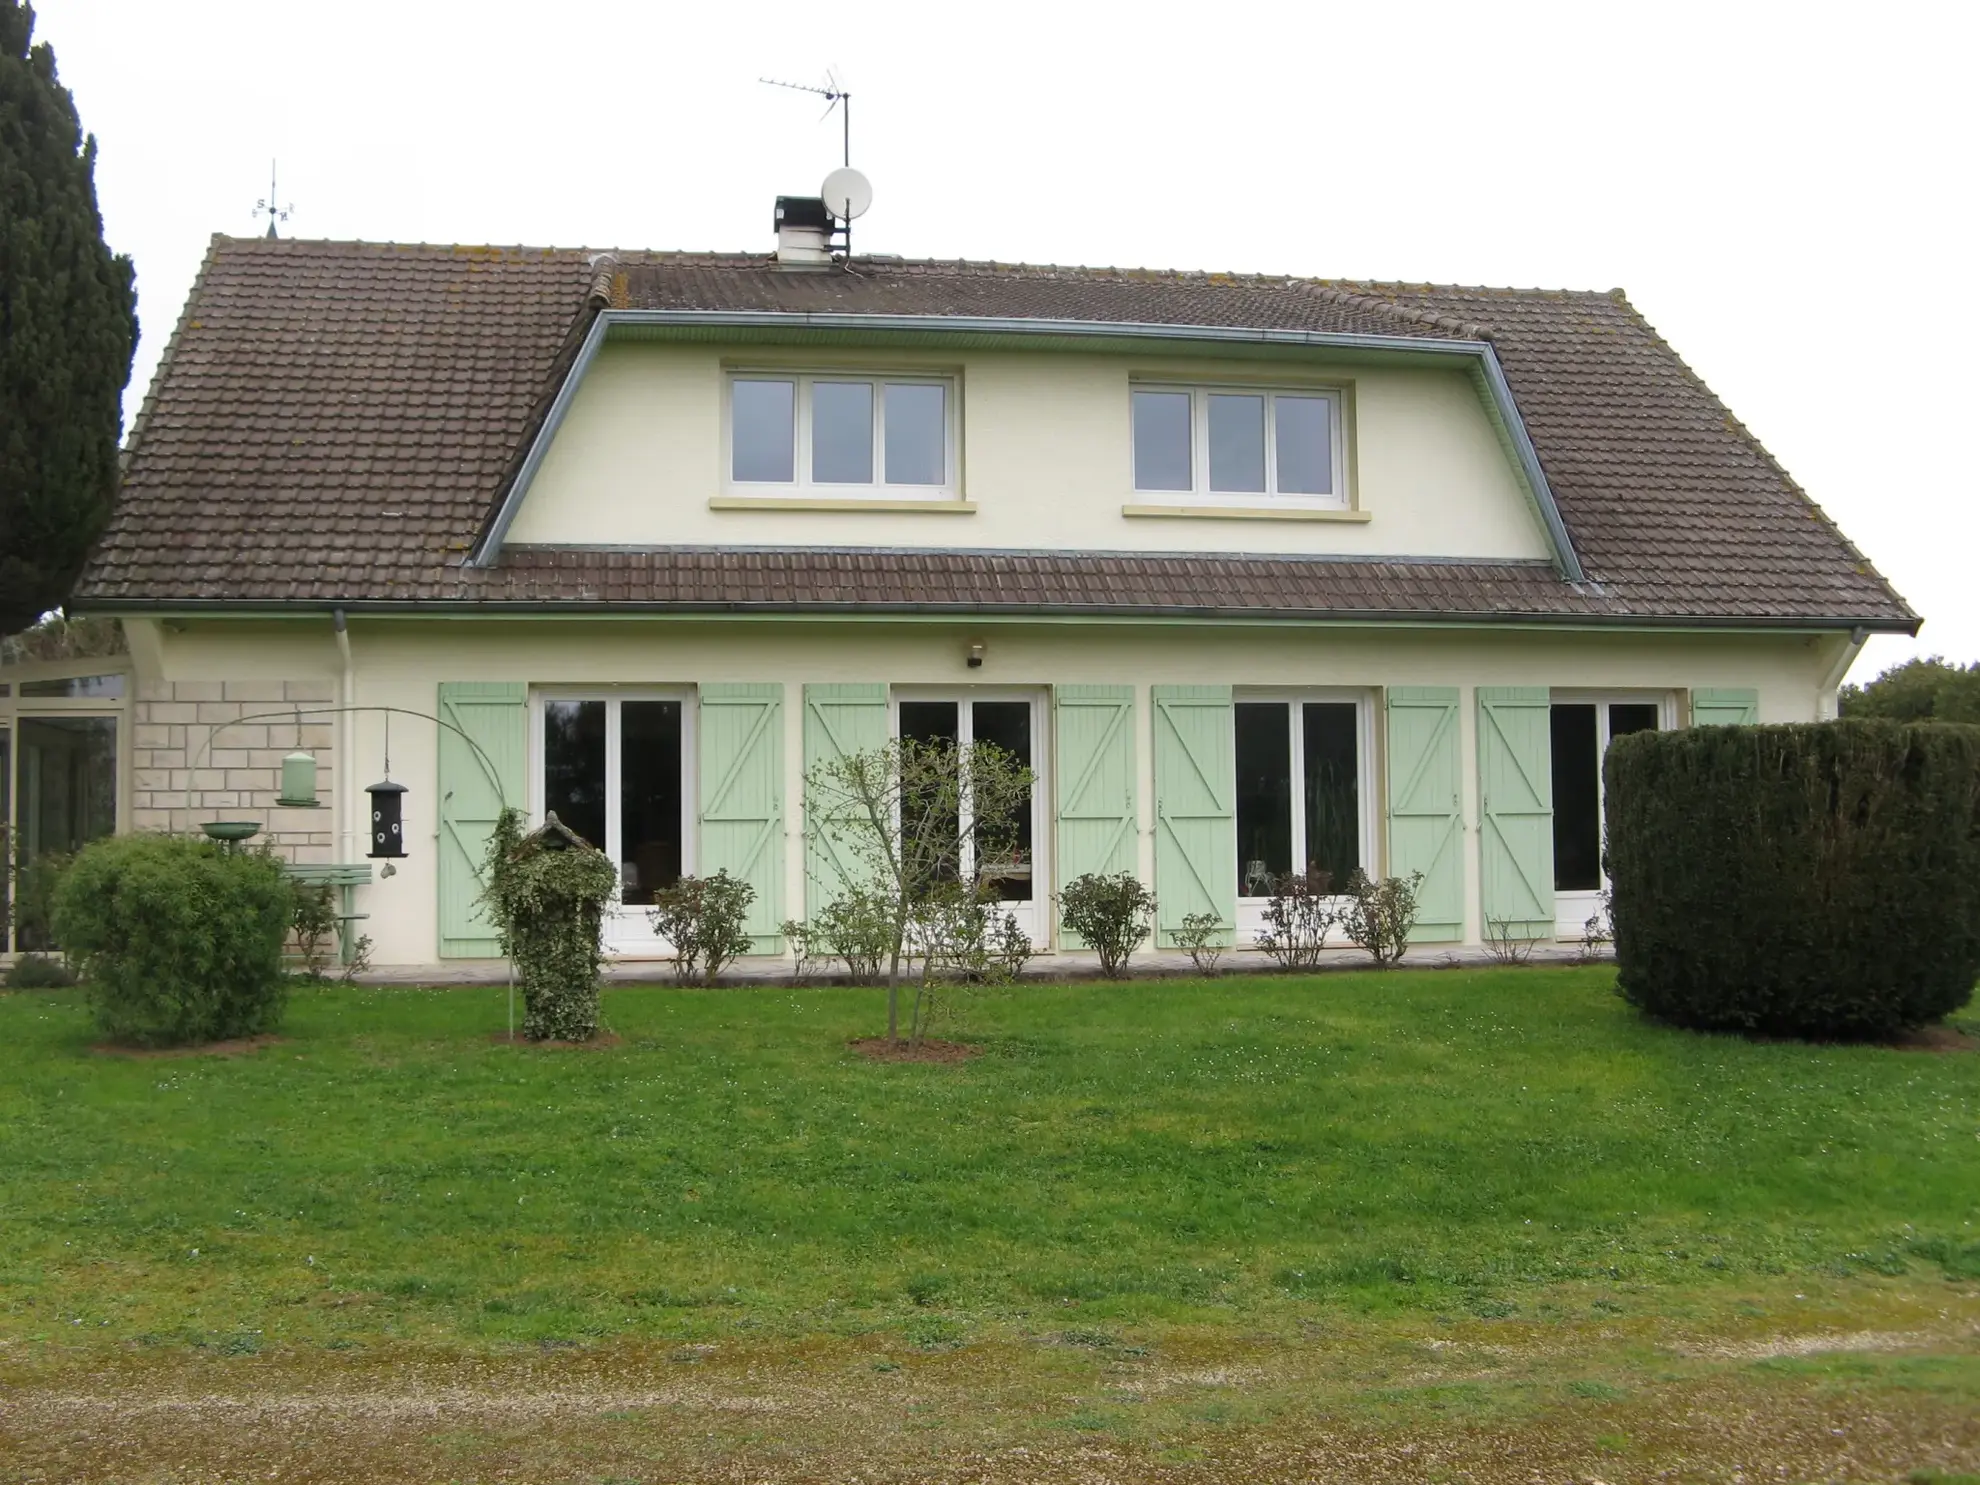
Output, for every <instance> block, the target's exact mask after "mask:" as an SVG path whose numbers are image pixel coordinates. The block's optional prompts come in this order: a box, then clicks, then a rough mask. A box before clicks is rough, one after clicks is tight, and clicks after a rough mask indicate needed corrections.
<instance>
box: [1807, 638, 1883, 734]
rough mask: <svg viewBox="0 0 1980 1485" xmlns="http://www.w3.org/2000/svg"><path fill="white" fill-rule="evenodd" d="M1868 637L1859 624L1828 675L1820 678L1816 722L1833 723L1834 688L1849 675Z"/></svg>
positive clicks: (1834, 716) (1834, 713) (1816, 699)
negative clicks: (1820, 684) (1820, 685)
mask: <svg viewBox="0 0 1980 1485" xmlns="http://www.w3.org/2000/svg"><path fill="white" fill-rule="evenodd" d="M1869 637H1870V631H1869V630H1868V629H1866V628H1864V627H1863V626H1862V625H1861V624H1859V625H1857V626H1856V627H1855V628H1854V629H1852V630H1850V631H1849V643H1848V644H1846V645H1844V646H1843V648H1842V653H1841V654H1840V655H1838V656H1837V657H1836V663H1835V664H1834V665H1832V666H1830V667H1829V673H1828V674H1827V675H1825V676H1823V677H1822V689H1821V690H1819V691H1817V692H1816V693H1815V716H1816V719H1817V720H1818V721H1823V722H1833V721H1835V719H1836V709H1837V697H1836V688H1837V687H1838V686H1840V685H1841V684H1842V679H1843V677H1844V676H1846V675H1848V674H1849V668H1850V666H1852V665H1854V664H1855V663H1856V657H1857V656H1858V655H1860V654H1862V653H1863V642H1864V641H1865V640H1866V639H1868V638H1869Z"/></svg>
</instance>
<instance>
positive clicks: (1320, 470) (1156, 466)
mask: <svg viewBox="0 0 1980 1485" xmlns="http://www.w3.org/2000/svg"><path fill="white" fill-rule="evenodd" d="M1133 396H1134V487H1135V489H1136V490H1138V491H1143V492H1147V493H1154V494H1178V495H1191V496H1212V497H1216V498H1218V499H1230V498H1239V499H1242V498H1246V497H1249V498H1253V499H1256V498H1258V497H1260V496H1267V497H1272V498H1281V499H1292V500H1301V501H1307V502H1311V503H1313V504H1316V505H1344V504H1345V503H1346V495H1345V491H1346V479H1345V477H1344V471H1343V469H1342V466H1341V399H1340V396H1339V394H1337V393H1334V392H1328V391H1317V390H1308V391H1296V392H1295V391H1264V390H1254V389H1251V388H1239V387H1231V388H1224V387H1158V386H1137V387H1136V388H1135V389H1134V394H1133Z"/></svg>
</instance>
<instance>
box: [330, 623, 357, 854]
mask: <svg viewBox="0 0 1980 1485" xmlns="http://www.w3.org/2000/svg"><path fill="white" fill-rule="evenodd" d="M330 621H331V623H332V624H333V625H334V626H335V628H336V633H337V659H338V661H339V662H340V669H339V671H338V675H337V704H338V705H339V706H340V707H343V708H344V710H343V711H342V712H341V713H340V714H339V715H338V717H337V771H336V778H337V789H336V799H337V859H338V860H339V861H343V862H350V861H355V860H357V846H356V842H357V835H356V828H355V826H354V825H353V824H352V821H353V820H354V819H355V817H356V809H357V714H356V713H355V712H353V711H352V710H350V708H352V707H354V706H356V705H357V669H356V667H355V666H354V665H353V664H352V663H351V631H350V628H349V626H348V625H346V624H345V622H344V611H343V610H342V609H341V608H340V609H335V610H332V612H331V616H330Z"/></svg>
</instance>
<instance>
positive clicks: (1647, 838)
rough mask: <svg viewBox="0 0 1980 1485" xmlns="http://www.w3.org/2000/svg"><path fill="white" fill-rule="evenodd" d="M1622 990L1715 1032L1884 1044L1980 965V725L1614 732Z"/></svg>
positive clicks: (1960, 992)
mask: <svg viewBox="0 0 1980 1485" xmlns="http://www.w3.org/2000/svg"><path fill="white" fill-rule="evenodd" d="M1603 777H1604V781H1605V786H1606V787H1605V794H1606V798H1607V827H1608V844H1607V850H1608V861H1609V878H1610V883H1611V897H1612V903H1611V912H1612V921H1613V927H1614V933H1615V947H1616V961H1617V966H1618V972H1617V985H1618V989H1619V990H1620V991H1621V993H1622V995H1623V997H1624V998H1625V999H1627V1000H1628V1001H1629V1002H1630V1003H1631V1004H1632V1005H1635V1006H1637V1007H1638V1008H1640V1009H1641V1010H1643V1011H1645V1012H1647V1013H1648V1014H1650V1015H1653V1016H1655V1017H1657V1018H1658V1019H1660V1020H1664V1021H1669V1022H1671V1023H1673V1024H1676V1025H1681V1026H1690V1027H1696V1028H1700V1029H1707V1030H1740V1031H1756V1032H1764V1033H1767V1034H1771V1035H1784V1036H1804V1037H1820V1038H1847V1039H1861V1038H1877V1037H1886V1036H1890V1035H1892V1034H1894V1033H1896V1032H1899V1031H1901V1030H1904V1029H1906V1028H1908V1027H1913V1026H1919V1025H1922V1024H1924V1023H1925V1022H1928V1021H1933V1020H1937V1019H1939V1018H1941V1017H1943V1016H1945V1015H1947V1014H1948V1013H1949V1012H1951V1011H1954V1010H1957V1009H1958V1008H1959V1007H1960V1006H1962V1005H1964V1004H1965V1003H1966V1002H1967V1001H1968V1000H1969V999H1970V998H1971V996H1972V994H1973V986H1974V980H1975V977H1976V975H1980V727H1968V726H1953V725H1948V724H1930V723H1928V724H1914V725H1905V724H1900V723H1895V722H1883V721H1842V722H1829V723H1819V724H1802V725H1795V726H1765V727H1696V728H1692V729H1690V730H1688V731H1683V732H1660V733H1642V734H1638V735H1635V736H1631V737H1625V738H1621V739H1618V740H1617V742H1616V743H1615V745H1614V746H1613V747H1611V748H1610V750H1609V754H1608V757H1607V759H1606V760H1605V762H1604V765H1603Z"/></svg>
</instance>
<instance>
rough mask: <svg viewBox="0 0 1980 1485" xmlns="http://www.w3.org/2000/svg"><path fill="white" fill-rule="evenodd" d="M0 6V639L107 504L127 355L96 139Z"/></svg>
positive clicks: (83, 542) (21, 20)
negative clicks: (99, 198)
mask: <svg viewBox="0 0 1980 1485" xmlns="http://www.w3.org/2000/svg"><path fill="white" fill-rule="evenodd" d="M33 36H34V8H33V7H32V6H31V5H26V4H23V3H21V0H0V634H4V633H9V632H12V631H13V630H17V629H22V628H25V627H26V626H27V625H29V624H32V623H33V622H34V621H35V619H37V618H38V617H40V616H41V615H42V614H43V613H45V612H46V611H47V610H49V609H51V608H55V607H57V606H59V605H60V604H61V603H62V602H63V601H64V600H66V599H67V598H68V596H69V589H70V588H71V587H72V586H73V585H74V583H75V580H76V578H77V576H78V575H79V574H80V573H81V571H82V566H83V561H84V559H85V558H86V557H87V556H88V555H89V548H90V544H91V543H92V542H94V541H95V540H96V538H97V537H98V536H99V535H101V534H102V531H103V527H104V524H105V523H106V522H107V521H108V520H109V519H110V512H111V509H112V507H113V506H114V505H115V504H116V499H117V438H118V433H119V430H120V427H121V414H120V410H119V402H120V399H121V398H122V396H123V391H124V385H125V383H127V382H128V381H129V380H130V379H131V355H132V352H133V351H134V350H135V349H136V347H137V291H136V288H135V277H136V276H135V274H134V272H133V270H132V267H131V260H130V259H129V258H128V257H124V256H118V255H113V254H112V253H111V251H110V249H109V248H108V247H107V246H106V245H105V244H104V241H103V218H102V216H101V215H100V214H99V213H98V212H97V209H96V138H95V136H94V135H91V136H89V137H87V138H86V137H84V135H83V132H82V123H81V121H80V120H79V119H78V118H77V117H76V105H75V100H74V99H73V98H71V97H70V96H69V90H68V89H67V88H65V87H63V86H62V85H61V83H60V82H58V81H57V80H56V76H55V53H54V52H53V51H52V50H51V49H50V48H49V47H48V45H47V43H45V42H44V43H42V44H41V45H39V46H35V45H33Z"/></svg>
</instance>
